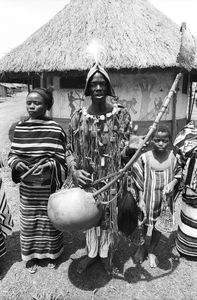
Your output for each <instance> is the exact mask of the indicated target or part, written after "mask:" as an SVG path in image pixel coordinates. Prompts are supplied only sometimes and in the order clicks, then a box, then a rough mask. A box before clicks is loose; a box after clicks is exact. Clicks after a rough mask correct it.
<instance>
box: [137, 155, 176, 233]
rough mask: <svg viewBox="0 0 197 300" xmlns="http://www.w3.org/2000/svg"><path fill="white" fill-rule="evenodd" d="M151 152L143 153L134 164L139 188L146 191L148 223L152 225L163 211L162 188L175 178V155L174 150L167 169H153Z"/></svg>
mask: <svg viewBox="0 0 197 300" xmlns="http://www.w3.org/2000/svg"><path fill="white" fill-rule="evenodd" d="M151 153H152V151H148V152H146V153H143V154H142V155H141V156H140V157H139V159H138V160H137V161H136V163H134V165H133V171H132V172H133V179H134V182H135V184H136V186H137V189H139V190H141V191H143V192H144V200H145V203H146V211H147V220H146V224H147V225H148V226H150V227H152V226H153V225H154V224H155V222H156V220H157V218H158V217H159V215H160V213H161V207H162V199H163V196H162V190H163V187H164V186H165V185H166V184H167V183H169V182H170V181H171V180H172V178H173V168H174V165H175V156H174V154H173V152H171V153H170V155H169V158H168V159H169V167H168V168H166V169H165V170H153V169H152V168H151Z"/></svg>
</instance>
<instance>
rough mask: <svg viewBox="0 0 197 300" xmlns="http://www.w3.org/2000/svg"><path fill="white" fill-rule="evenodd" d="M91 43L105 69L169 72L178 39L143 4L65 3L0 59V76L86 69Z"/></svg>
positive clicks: (170, 25) (129, 0) (175, 30)
mask: <svg viewBox="0 0 197 300" xmlns="http://www.w3.org/2000/svg"><path fill="white" fill-rule="evenodd" d="M93 38H96V39H99V40H100V41H101V43H102V45H103V46H104V48H105V56H104V57H103V60H102V64H103V65H104V67H105V68H106V69H114V70H120V69H146V68H154V67H156V68H158V67H159V68H168V67H175V66H176V57H177V54H178V51H179V47H180V38H181V34H180V28H179V26H178V25H176V24H175V23H174V22H173V21H172V20H170V19H169V18H168V17H167V16H165V15H164V14H163V13H162V12H160V11H159V10H157V9H156V8H155V7H154V6H153V5H152V4H151V3H150V2H148V1H147V0H91V1H90V0H71V1H70V3H68V4H67V5H66V6H65V7H64V8H63V9H62V10H61V11H60V12H59V13H58V14H56V15H55V16H54V17H53V18H52V19H51V20H50V21H49V22H48V23H46V24H45V25H44V26H42V27H41V28H40V29H39V30H37V31H36V32H35V33H33V34H32V35H31V36H30V37H29V38H28V39H27V40H26V41H25V42H24V43H22V44H21V45H19V46H18V47H16V48H15V49H13V50H12V51H11V52H9V53H8V54H7V55H5V56H4V57H3V58H2V59H1V60H0V73H2V72H16V73H18V72H22V73H23V72H45V71H46V72H54V71H58V72H67V71H71V70H78V71H84V70H87V69H89V67H90V66H92V63H93V60H92V59H90V56H89V55H88V54H87V52H86V51H85V50H86V47H87V45H88V44H89V43H90V42H91V40H92V39H93Z"/></svg>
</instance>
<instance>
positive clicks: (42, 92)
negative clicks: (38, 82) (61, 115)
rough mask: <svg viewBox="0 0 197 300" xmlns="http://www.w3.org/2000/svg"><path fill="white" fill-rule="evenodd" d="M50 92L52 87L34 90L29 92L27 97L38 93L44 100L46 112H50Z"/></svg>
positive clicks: (51, 103)
mask: <svg viewBox="0 0 197 300" xmlns="http://www.w3.org/2000/svg"><path fill="white" fill-rule="evenodd" d="M52 91H53V88H52V87H48V88H35V89H33V90H31V92H30V93H29V94H28V95H30V94H31V93H38V94H39V95H40V96H42V98H43V99H44V100H45V103H46V104H47V105H48V110H50V109H51V107H52V105H53V94H52Z"/></svg>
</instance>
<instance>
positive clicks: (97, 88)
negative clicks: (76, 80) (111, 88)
mask: <svg viewBox="0 0 197 300" xmlns="http://www.w3.org/2000/svg"><path fill="white" fill-rule="evenodd" d="M107 92H108V84H107V81H106V79H105V77H104V76H103V75H102V74H101V73H99V72H97V73H95V74H94V76H93V77H92V80H91V82H90V96H91V98H92V102H94V103H97V104H101V103H103V102H105V100H106V96H107Z"/></svg>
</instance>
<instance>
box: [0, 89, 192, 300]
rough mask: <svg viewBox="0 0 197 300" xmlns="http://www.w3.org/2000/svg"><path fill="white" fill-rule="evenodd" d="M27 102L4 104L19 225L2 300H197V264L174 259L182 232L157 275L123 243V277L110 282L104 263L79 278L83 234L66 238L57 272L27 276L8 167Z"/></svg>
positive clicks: (21, 97) (1, 132)
mask: <svg viewBox="0 0 197 300" xmlns="http://www.w3.org/2000/svg"><path fill="white" fill-rule="evenodd" d="M25 96H26V93H19V94H17V95H15V96H12V97H9V98H4V99H3V98H0V142H1V149H0V151H1V156H2V158H3V160H4V162H5V166H4V167H3V168H2V169H1V171H0V172H1V176H2V178H3V183H4V188H5V190H6V194H7V198H8V201H9V205H10V208H11V211H12V214H13V217H14V222H15V226H14V230H13V234H12V235H11V236H8V237H7V240H6V245H7V254H6V255H5V256H4V257H3V258H2V259H1V263H0V267H1V269H2V274H1V279H0V300H4V299H6V300H8V299H9V300H30V299H31V300H33V299H34V300H38V299H39V300H44V299H45V300H47V299H48V300H52V299H53V300H55V299H56V300H57V299H58V300H60V299H61V300H63V299H68V300H78V299H79V300H80V299H82V300H88V299H95V300H98V299H99V300H100V299H102V300H107V299H113V300H119V299H123V300H126V299H131V300H132V299H133V300H150V299H151V300H152V299H154V300H157V299H159V300H177V299H179V300H195V299H197V284H196V282H197V262H196V261H188V260H185V259H183V258H181V259H180V261H179V262H175V261H173V260H172V259H171V254H170V250H171V246H172V245H173V243H174V239H175V235H176V226H175V229H174V231H173V232H172V233H171V234H165V235H162V238H161V241H160V243H159V245H158V247H157V256H158V259H159V262H160V263H159V265H158V267H157V268H155V269H151V268H150V267H149V264H148V261H147V260H146V261H145V262H144V263H143V264H141V265H139V264H135V263H134V260H133V257H134V253H135V251H136V249H137V247H136V245H134V244H132V243H129V241H127V240H125V239H124V238H123V237H120V241H119V243H118V245H117V248H116V251H115V254H114V264H115V265H116V266H117V268H118V269H119V273H117V275H115V276H114V277H108V276H107V275H106V274H105V272H104V270H103V269H102V267H101V265H100V263H99V261H98V262H96V263H95V264H93V266H91V268H90V269H89V270H88V271H87V272H86V273H85V274H83V275H79V274H77V272H76V266H77V263H78V261H79V260H80V258H81V257H82V256H84V255H85V253H86V252H85V239H84V235H83V233H81V232H78V233H75V234H72V235H69V234H66V233H65V234H64V243H65V250H64V253H63V255H62V256H61V258H60V259H59V262H58V266H57V268H56V269H55V270H49V269H47V268H45V267H42V268H41V267H40V268H39V269H38V271H37V273H35V274H34V275H30V274H29V273H28V272H27V270H26V269H25V264H24V262H22V260H21V256H20V244H19V192H18V185H15V184H14V183H13V182H12V180H11V176H10V169H9V168H8V166H7V154H8V151H9V149H10V140H9V130H10V127H11V126H12V124H14V123H15V122H17V121H18V120H19V119H20V116H24V115H26V109H25ZM179 209H180V201H178V202H177V206H176V220H177V219H178V215H179V213H178V212H179ZM147 242H149V237H148V238H147Z"/></svg>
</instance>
